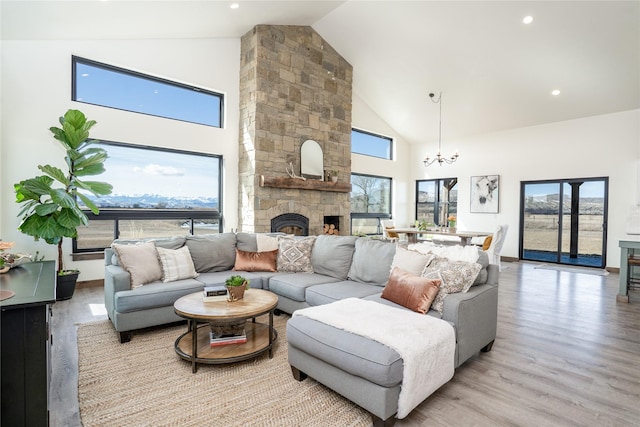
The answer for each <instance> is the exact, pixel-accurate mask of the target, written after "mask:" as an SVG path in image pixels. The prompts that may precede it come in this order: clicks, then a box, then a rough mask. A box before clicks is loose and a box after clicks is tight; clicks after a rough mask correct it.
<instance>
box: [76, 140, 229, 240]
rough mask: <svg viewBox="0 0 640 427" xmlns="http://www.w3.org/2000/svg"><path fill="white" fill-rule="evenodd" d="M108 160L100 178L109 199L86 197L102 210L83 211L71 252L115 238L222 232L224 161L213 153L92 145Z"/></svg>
mask: <svg viewBox="0 0 640 427" xmlns="http://www.w3.org/2000/svg"><path fill="white" fill-rule="evenodd" d="M96 145H97V146H100V147H101V148H104V149H105V150H106V151H107V153H108V155H109V158H108V159H107V160H106V162H105V168H106V171H105V172H104V173H103V174H102V175H101V176H100V179H101V180H103V181H105V182H108V183H109V184H111V185H113V191H112V193H111V194H110V195H108V196H103V197H100V198H96V197H93V196H89V195H87V197H90V198H91V200H93V201H94V202H95V203H96V205H97V206H98V207H99V208H100V214H99V215H93V214H92V213H91V212H90V211H88V210H87V211H86V212H85V213H87V216H88V217H89V226H88V227H81V228H80V229H79V230H78V238H77V239H75V240H74V248H73V249H74V252H88V251H96V250H102V249H104V248H105V247H108V246H109V245H110V244H111V242H112V241H113V240H114V239H116V238H121V239H124V238H127V239H129V238H131V239H138V238H143V237H163V236H177V235H187V234H204V233H218V232H220V231H221V229H222V216H221V214H220V212H221V205H220V201H221V199H222V197H221V196H222V194H221V193H222V187H221V171H222V158H221V157H220V156H217V155H211V154H203V153H194V152H187V151H179V150H168V149H159V148H150V147H143V146H137V145H130V144H122V143H116V142H100V143H98V144H96Z"/></svg>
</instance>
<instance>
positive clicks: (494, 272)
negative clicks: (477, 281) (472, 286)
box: [487, 264, 500, 285]
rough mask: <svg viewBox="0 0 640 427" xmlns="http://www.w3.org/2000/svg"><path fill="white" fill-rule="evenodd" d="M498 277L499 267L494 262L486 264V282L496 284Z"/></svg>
mask: <svg viewBox="0 0 640 427" xmlns="http://www.w3.org/2000/svg"><path fill="white" fill-rule="evenodd" d="M499 278H500V268H499V267H498V266H497V265H495V264H489V265H488V266H487V284H488V285H497V284H498V279H499Z"/></svg>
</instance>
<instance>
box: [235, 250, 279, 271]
mask: <svg viewBox="0 0 640 427" xmlns="http://www.w3.org/2000/svg"><path fill="white" fill-rule="evenodd" d="M277 259H278V250H277V249H276V250H274V251H268V252H248V251H241V250H240V249H236V263H235V264H234V266H233V269H234V270H241V271H277V264H276V261H277Z"/></svg>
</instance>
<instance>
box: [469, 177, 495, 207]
mask: <svg viewBox="0 0 640 427" xmlns="http://www.w3.org/2000/svg"><path fill="white" fill-rule="evenodd" d="M499 201H500V175H481V176H472V177H471V212H472V213H498V207H499Z"/></svg>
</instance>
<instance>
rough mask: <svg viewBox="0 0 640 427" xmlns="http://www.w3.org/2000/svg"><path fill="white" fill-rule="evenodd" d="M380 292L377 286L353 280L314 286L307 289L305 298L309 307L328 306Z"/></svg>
mask: <svg viewBox="0 0 640 427" xmlns="http://www.w3.org/2000/svg"><path fill="white" fill-rule="evenodd" d="M378 292H380V288H379V287H377V286H372V285H368V284H365V283H361V282H355V281H353V280H344V281H341V282H335V283H326V284H322V285H314V286H310V287H308V288H307V290H306V293H305V298H306V301H307V304H309V305H322V304H329V303H332V302H334V301H338V300H342V299H345V298H363V297H366V296H368V295H372V294H375V293H378Z"/></svg>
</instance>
